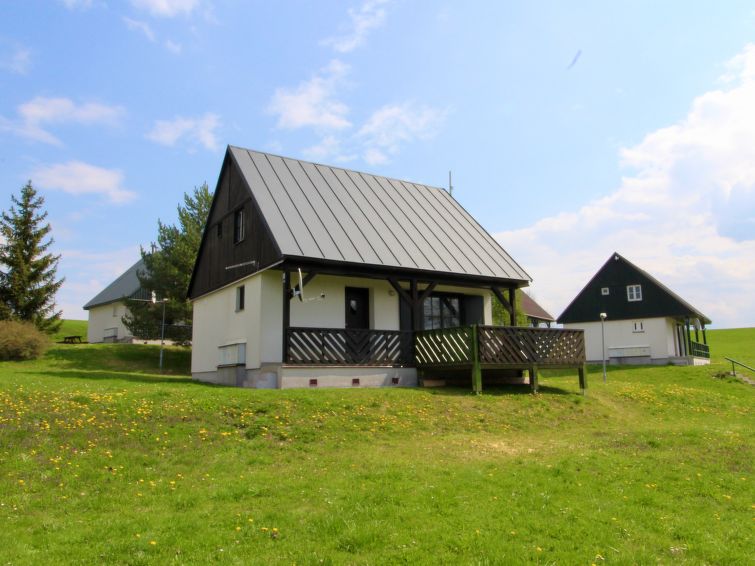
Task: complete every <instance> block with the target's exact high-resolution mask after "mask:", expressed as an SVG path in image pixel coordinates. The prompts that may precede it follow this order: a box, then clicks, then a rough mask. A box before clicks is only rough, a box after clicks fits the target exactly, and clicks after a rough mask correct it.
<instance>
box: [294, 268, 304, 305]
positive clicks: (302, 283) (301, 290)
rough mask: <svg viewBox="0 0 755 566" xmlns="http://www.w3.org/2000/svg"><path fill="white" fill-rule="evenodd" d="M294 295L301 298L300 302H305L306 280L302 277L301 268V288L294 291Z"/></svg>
mask: <svg viewBox="0 0 755 566" xmlns="http://www.w3.org/2000/svg"><path fill="white" fill-rule="evenodd" d="M294 294H295V295H296V296H297V297H299V302H300V303H303V302H304V278H303V277H302V276H301V267H300V268H299V287H298V289H294Z"/></svg>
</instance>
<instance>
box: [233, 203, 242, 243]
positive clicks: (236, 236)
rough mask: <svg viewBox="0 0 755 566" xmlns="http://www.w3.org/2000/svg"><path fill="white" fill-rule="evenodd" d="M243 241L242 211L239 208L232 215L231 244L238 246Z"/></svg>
mask: <svg viewBox="0 0 755 566" xmlns="http://www.w3.org/2000/svg"><path fill="white" fill-rule="evenodd" d="M243 239H244V209H243V208H240V209H239V210H237V211H236V213H235V214H234V215H233V243H234V244H238V243H239V242H241V241H242V240H243Z"/></svg>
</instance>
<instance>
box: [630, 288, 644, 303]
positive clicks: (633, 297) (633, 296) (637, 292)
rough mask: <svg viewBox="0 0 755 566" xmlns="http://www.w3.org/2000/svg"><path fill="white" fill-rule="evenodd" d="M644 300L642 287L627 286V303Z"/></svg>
mask: <svg viewBox="0 0 755 566" xmlns="http://www.w3.org/2000/svg"><path fill="white" fill-rule="evenodd" d="M641 300H642V285H627V301H630V302H631V301H641Z"/></svg>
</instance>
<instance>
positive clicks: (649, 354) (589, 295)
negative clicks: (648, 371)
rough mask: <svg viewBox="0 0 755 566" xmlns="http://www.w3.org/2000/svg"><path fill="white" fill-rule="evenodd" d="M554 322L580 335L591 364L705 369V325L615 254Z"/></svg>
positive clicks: (707, 356)
mask: <svg viewBox="0 0 755 566" xmlns="http://www.w3.org/2000/svg"><path fill="white" fill-rule="evenodd" d="M601 313H603V314H605V321H603V322H601ZM558 322H559V323H562V324H563V325H564V328H569V329H580V330H584V332H585V346H586V349H587V360H588V361H589V362H592V363H598V362H602V360H603V355H604V353H605V356H606V359H607V360H610V363H613V364H666V363H673V364H679V365H691V364H695V365H701V364H708V363H710V352H709V349H708V345H707V339H706V335H705V325H706V324H710V319H709V318H708V317H706V316H705V315H704V314H702V313H701V312H700V311H699V310H697V309H696V308H695V307H693V306H692V305H690V304H689V303H688V302H686V301H685V300H684V299H682V298H681V297H680V296H679V295H677V294H676V293H674V292H673V291H672V290H671V289H669V288H668V287H666V286H665V285H663V284H662V283H661V282H659V281H658V280H657V279H655V278H654V277H653V276H652V275H650V274H649V273H647V272H646V271H644V270H642V269H640V268H639V267H637V266H636V265H634V264H633V263H631V262H630V261H628V260H627V259H625V258H624V257H622V256H621V255H619V254H618V253H614V254H612V255H611V257H610V258H609V259H608V261H607V262H606V263H605V264H604V265H603V267H601V268H600V270H598V272H597V273H596V274H595V276H593V278H592V279H591V280H590V281H589V282H588V283H587V285H586V286H585V288H584V289H582V291H580V293H579V294H578V295H577V296H576V298H575V299H574V300H573V301H572V302H571V304H569V306H568V307H566V310H564V312H563V313H562V314H561V316H560V317H559V318H558ZM693 332H694V340H693V339H692V336H693ZM604 334H605V340H604ZM604 344H605V352H604V350H603V348H604Z"/></svg>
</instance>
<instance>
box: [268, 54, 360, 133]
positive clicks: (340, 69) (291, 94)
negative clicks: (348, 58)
mask: <svg viewBox="0 0 755 566" xmlns="http://www.w3.org/2000/svg"><path fill="white" fill-rule="evenodd" d="M348 71H349V67H348V65H345V64H344V63H342V62H341V61H339V60H337V59H334V60H333V61H331V62H330V63H329V64H328V66H327V67H325V68H323V69H321V70H320V71H319V72H318V73H317V74H315V76H313V77H312V78H311V79H309V80H307V81H303V82H301V83H300V84H299V86H297V87H296V88H295V89H285V88H279V89H276V91H275V94H273V98H272V100H271V101H270V105H269V106H268V111H269V112H270V113H271V114H275V115H277V116H278V124H277V125H278V127H279V128H283V129H290V130H293V129H297V128H302V127H315V128H320V129H325V130H340V129H344V128H348V127H350V126H351V123H350V122H349V121H348V120H347V119H346V115H347V114H348V113H349V107H348V106H346V104H344V103H343V102H341V101H339V100H337V99H336V98H335V95H336V90H337V88H338V87H339V86H340V85H341V84H342V82H343V79H344V77H345V76H346V74H347V73H348Z"/></svg>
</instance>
